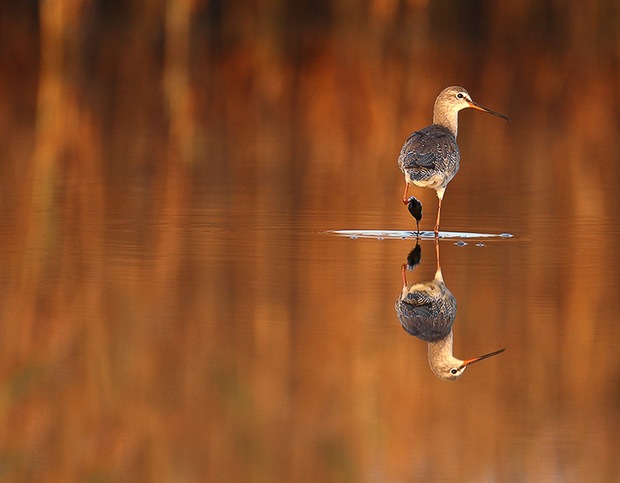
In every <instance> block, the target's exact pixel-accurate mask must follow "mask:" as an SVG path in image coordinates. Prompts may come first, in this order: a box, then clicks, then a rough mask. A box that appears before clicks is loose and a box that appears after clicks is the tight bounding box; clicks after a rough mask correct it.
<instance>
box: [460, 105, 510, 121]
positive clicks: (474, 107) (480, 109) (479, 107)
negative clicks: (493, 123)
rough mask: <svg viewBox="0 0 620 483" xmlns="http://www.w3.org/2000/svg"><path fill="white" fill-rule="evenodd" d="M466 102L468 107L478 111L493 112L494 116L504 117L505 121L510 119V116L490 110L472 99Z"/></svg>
mask: <svg viewBox="0 0 620 483" xmlns="http://www.w3.org/2000/svg"><path fill="white" fill-rule="evenodd" d="M467 103H468V104H469V107H471V108H473V109H478V110H479V111H483V112H488V113H489V114H493V115H494V116H497V117H501V118H502V119H506V121H510V118H509V117H508V116H504V115H503V114H500V113H499V112H495V111H492V110H491V109H489V108H486V107H484V106H481V105H480V104H477V103H475V102H474V101H467Z"/></svg>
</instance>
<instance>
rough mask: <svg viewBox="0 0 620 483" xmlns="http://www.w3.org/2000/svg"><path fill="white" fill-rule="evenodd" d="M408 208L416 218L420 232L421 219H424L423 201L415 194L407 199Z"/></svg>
mask: <svg viewBox="0 0 620 483" xmlns="http://www.w3.org/2000/svg"><path fill="white" fill-rule="evenodd" d="M407 209H408V210H409V213H411V216H413V217H414V218H415V221H416V222H417V224H418V232H419V231H420V220H422V203H420V200H418V199H417V198H416V197H415V196H412V197H411V198H409V200H407Z"/></svg>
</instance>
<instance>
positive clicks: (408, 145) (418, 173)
mask: <svg viewBox="0 0 620 483" xmlns="http://www.w3.org/2000/svg"><path fill="white" fill-rule="evenodd" d="M468 107H471V108H473V109H478V110H479V111H484V112H488V113H489V114H493V115H494V116H498V117H501V118H502V119H506V120H507V121H510V118H508V117H506V116H504V115H503V114H500V113H499V112H495V111H492V110H491V109H487V108H486V107H483V106H481V105H480V104H476V103H475V102H474V101H472V100H471V97H470V96H469V94H468V93H467V91H466V90H465V89H463V88H462V87H458V86H452V87H447V88H445V89H444V90H443V91H441V92H440V93H439V95H438V96H437V99H436V100H435V107H434V109H433V124H431V125H430V126H427V127H425V128H423V129H420V130H419V131H416V132H414V133H412V134H411V135H410V136H409V137H408V138H407V141H405V144H404V145H403V147H402V149H401V151H400V156H399V157H398V166H399V167H400V169H401V171H402V172H403V174H404V175H405V193H404V194H403V203H404V204H405V205H409V203H410V201H411V200H410V199H408V198H407V191H408V189H409V185H410V184H414V185H416V186H419V187H421V188H432V189H434V190H435V191H436V192H437V198H438V199H439V207H438V208H437V221H436V222H435V235H436V236H437V235H438V234H439V219H440V217H441V201H442V200H443V195H444V193H445V191H446V186H448V183H449V182H450V181H451V180H452V178H454V176H455V175H456V173H457V172H458V170H459V165H460V160H461V156H460V154H459V147H458V145H457V144H456V134H457V131H458V114H459V111H460V110H461V109H467V108H468ZM410 211H411V210H410ZM412 214H413V213H412ZM416 221H418V224H419V220H418V219H417V218H416Z"/></svg>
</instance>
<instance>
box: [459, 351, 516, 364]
mask: <svg viewBox="0 0 620 483" xmlns="http://www.w3.org/2000/svg"><path fill="white" fill-rule="evenodd" d="M505 350H506V348H504V349H500V350H498V351H495V352H490V353H489V354H485V355H483V356H480V357H476V358H474V359H468V360H466V361H463V364H462V365H461V367H466V366H468V365H470V364H473V363H474V362H478V361H481V360H483V359H488V358H489V357H493V356H496V355H497V354H501V353H502V352H504V351H505Z"/></svg>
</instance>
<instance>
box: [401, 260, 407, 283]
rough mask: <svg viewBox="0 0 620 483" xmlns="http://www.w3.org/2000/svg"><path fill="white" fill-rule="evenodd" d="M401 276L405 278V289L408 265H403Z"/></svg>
mask: <svg viewBox="0 0 620 483" xmlns="http://www.w3.org/2000/svg"><path fill="white" fill-rule="evenodd" d="M400 274H401V276H402V278H403V288H406V287H407V264H406V263H403V265H402V266H401V267H400Z"/></svg>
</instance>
